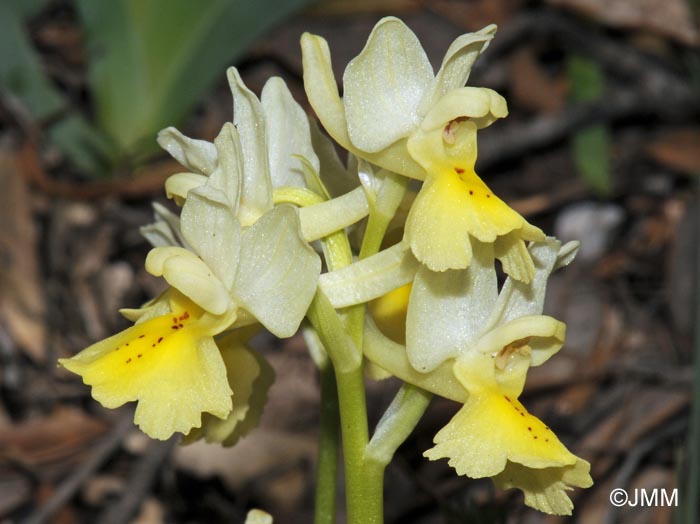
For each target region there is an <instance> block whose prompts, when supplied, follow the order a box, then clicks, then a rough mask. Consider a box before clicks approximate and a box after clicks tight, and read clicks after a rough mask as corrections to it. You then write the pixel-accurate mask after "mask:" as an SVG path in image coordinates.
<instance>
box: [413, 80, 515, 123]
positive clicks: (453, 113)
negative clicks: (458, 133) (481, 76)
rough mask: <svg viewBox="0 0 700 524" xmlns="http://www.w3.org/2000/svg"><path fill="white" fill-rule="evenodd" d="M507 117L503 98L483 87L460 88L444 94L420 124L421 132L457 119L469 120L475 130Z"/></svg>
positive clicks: (506, 106) (506, 107)
mask: <svg viewBox="0 0 700 524" xmlns="http://www.w3.org/2000/svg"><path fill="white" fill-rule="evenodd" d="M507 115H508V105H507V103H506V100H505V98H503V97H502V96H501V95H499V94H498V93H496V92H495V91H494V90H493V89H487V88H485V87H461V88H459V89H455V90H453V91H450V92H448V93H446V94H445V95H444V96H443V97H442V98H441V99H440V100H439V101H438V102H437V104H435V105H434V106H433V107H432V108H431V109H430V111H429V112H428V114H427V115H425V118H424V119H423V121H422V122H421V129H422V130H423V131H430V130H432V129H437V128H438V127H444V126H445V125H446V124H447V123H448V122H450V121H452V120H456V119H457V118H461V117H462V118H464V117H466V118H469V121H470V122H472V123H474V124H475V125H476V127H477V129H481V128H483V127H487V126H489V125H491V124H492V123H493V122H494V121H496V120H497V119H499V118H504V117H505V116H507Z"/></svg>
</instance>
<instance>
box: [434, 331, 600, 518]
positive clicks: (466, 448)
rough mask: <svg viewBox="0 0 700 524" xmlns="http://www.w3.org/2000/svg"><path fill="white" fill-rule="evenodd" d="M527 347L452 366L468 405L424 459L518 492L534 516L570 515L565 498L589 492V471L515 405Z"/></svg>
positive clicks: (476, 354)
mask: <svg viewBox="0 0 700 524" xmlns="http://www.w3.org/2000/svg"><path fill="white" fill-rule="evenodd" d="M528 342H529V340H528V339H527V338H526V339H521V340H517V341H513V342H511V343H510V344H508V345H506V346H505V347H502V348H501V349H500V350H498V351H497V352H495V353H491V354H489V353H486V352H483V351H470V352H469V353H467V354H465V355H463V356H461V357H460V358H459V359H458V360H457V362H456V363H455V365H454V373H455V376H456V377H457V379H458V380H459V381H460V383H461V384H462V385H463V386H464V387H465V389H466V390H467V392H468V397H467V400H466V402H465V403H464V406H463V407H462V408H461V409H460V410H459V412H457V414H456V415H455V416H454V417H453V418H452V420H451V421H450V422H449V423H448V424H447V425H446V426H445V427H444V428H443V429H441V430H440V431H439V432H438V434H437V435H436V436H435V439H434V442H435V447H433V448H432V449H430V450H428V451H426V452H425V456H426V457H428V458H429V459H431V460H437V459H440V458H447V459H449V464H450V466H452V467H454V468H455V470H456V471H457V474H459V475H467V476H469V477H472V478H482V477H494V481H495V482H496V484H497V485H498V486H499V487H501V488H511V487H515V488H519V489H521V490H522V491H523V492H524V493H525V503H526V504H527V505H528V506H531V507H533V508H535V509H538V510H540V511H544V512H545V513H550V514H557V515H570V514H571V510H572V508H573V504H572V503H571V500H570V499H569V497H568V495H567V494H566V491H567V490H570V489H572V488H573V487H580V488H586V487H589V486H590V485H592V483H593V481H592V480H591V477H590V475H589V470H590V465H589V464H588V462H586V461H585V460H582V459H580V458H578V457H577V456H575V455H574V454H572V453H571V452H570V451H569V450H568V449H566V447H565V446H564V445H563V444H562V443H561V442H560V441H559V439H558V438H557V436H556V435H555V434H554V432H552V430H551V429H550V428H549V427H548V426H546V425H545V424H544V423H543V422H542V421H540V420H539V419H538V418H537V417H535V416H533V415H531V414H530V413H529V412H528V411H527V409H525V407H524V406H523V405H522V404H521V403H520V401H519V400H518V398H517V397H518V396H519V394H520V392H521V390H522V384H523V382H524V374H525V370H526V369H527V367H529V365H530V362H529V360H530V358H531V352H532V349H531V348H530V347H529V346H528ZM483 349H485V348H483ZM499 375H501V376H499Z"/></svg>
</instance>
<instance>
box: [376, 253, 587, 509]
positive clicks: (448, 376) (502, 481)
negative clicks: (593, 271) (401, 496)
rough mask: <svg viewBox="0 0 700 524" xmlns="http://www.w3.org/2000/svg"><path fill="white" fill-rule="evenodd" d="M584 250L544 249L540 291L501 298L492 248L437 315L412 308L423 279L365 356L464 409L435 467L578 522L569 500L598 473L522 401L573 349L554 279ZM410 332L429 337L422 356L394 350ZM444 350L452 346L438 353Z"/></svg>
mask: <svg viewBox="0 0 700 524" xmlns="http://www.w3.org/2000/svg"><path fill="white" fill-rule="evenodd" d="M575 250H576V247H575V245H573V244H567V245H566V246H564V247H563V248H560V244H559V242H557V241H556V240H554V239H549V240H548V241H547V242H546V243H540V244H534V245H533V246H532V247H531V248H530V253H531V256H532V258H533V260H534V261H535V264H536V268H537V271H536V274H535V277H534V280H533V282H532V283H531V284H530V285H526V284H523V283H522V282H518V281H517V280H514V279H512V278H510V277H509V278H508V279H506V282H505V283H504V285H503V287H502V288H501V291H500V293H498V294H497V293H496V290H497V281H496V273H495V270H494V268H493V254H492V252H491V255H490V258H489V248H488V246H487V245H486V246H482V249H480V252H479V257H480V258H481V259H482V262H483V263H481V264H478V265H477V264H475V265H473V266H472V267H471V268H470V269H469V271H467V272H465V273H464V276H465V277H466V279H465V280H464V281H462V282H456V283H455V285H456V286H457V288H458V289H456V290H454V289H452V290H451V289H449V288H447V287H443V288H441V289H435V290H433V291H434V292H436V293H437V294H440V295H441V299H440V300H432V301H430V302H426V303H425V304H429V305H430V307H429V308H428V307H423V306H424V305H423V303H422V298H423V297H421V298H420V299H418V300H419V303H418V304H413V302H412V301H413V300H414V295H413V293H414V292H415V290H416V289H417V288H420V287H421V286H423V285H424V284H423V283H422V282H421V281H420V278H418V276H420V272H421V270H419V272H418V276H417V278H416V282H414V283H413V284H412V286H411V287H412V289H409V288H399V290H397V291H394V292H392V293H390V294H388V295H386V296H385V297H382V298H381V299H378V300H377V301H376V302H375V304H374V305H373V306H371V307H370V310H371V311H373V312H376V313H377V315H378V316H377V318H376V319H375V320H374V321H373V320H369V321H368V326H367V330H366V337H365V355H366V356H367V357H368V358H369V359H370V360H372V361H373V362H374V363H375V364H377V365H379V366H380V367H382V368H383V369H385V370H387V371H388V372H390V373H391V374H394V375H396V376H397V377H399V378H401V379H402V380H404V381H406V382H408V383H411V384H414V385H417V386H419V387H421V388H424V389H426V390H428V391H431V392H433V393H436V394H438V395H441V396H444V397H446V398H451V399H453V400H456V401H458V402H461V403H463V404H464V406H463V407H462V408H461V409H460V411H459V412H458V413H457V415H455V417H454V418H453V419H452V420H451V421H450V422H449V423H448V424H447V426H445V427H444V428H443V429H442V430H440V431H439V432H438V434H437V435H436V436H435V447H433V448H432V449H430V450H428V451H427V452H426V453H425V455H426V456H427V457H428V458H430V459H431V460H436V459H439V458H448V459H449V464H450V465H451V466H453V467H454V468H455V469H456V470H457V473H458V474H460V475H468V476H470V477H473V478H481V477H493V478H494V481H495V482H496V484H497V485H499V486H500V487H503V488H510V487H517V488H520V489H522V490H523V491H524V493H525V501H526V504H528V505H530V506H532V507H535V508H537V509H539V510H541V511H545V512H548V513H556V514H570V512H571V508H572V507H573V506H572V504H571V501H570V500H569V498H568V496H567V495H566V493H565V491H566V490H568V489H570V487H571V486H578V487H587V486H589V485H590V484H591V480H590V477H589V475H588V471H589V465H588V463H587V462H586V461H584V460H582V459H579V458H578V457H576V456H575V455H573V454H572V453H570V452H569V451H568V450H567V449H566V448H565V447H564V445H563V444H561V442H560V441H559V440H558V439H557V437H556V435H554V433H553V432H552V431H551V430H550V429H549V428H548V427H547V426H545V425H544V424H543V423H542V422H541V421H540V420H538V419H537V418H536V417H534V416H533V415H531V414H529V413H528V411H527V410H526V409H525V407H524V406H523V405H522V404H521V403H520V401H519V400H518V397H519V396H520V394H521V393H522V390H523V386H524V383H525V378H526V374H527V371H528V369H529V368H530V367H531V366H539V365H541V364H543V363H544V362H545V361H547V360H548V359H549V358H551V357H552V356H553V355H554V354H555V353H556V352H557V351H559V349H560V348H561V346H562V345H563V343H564V334H565V326H564V324H563V323H561V322H559V321H557V320H555V319H554V318H552V317H549V316H545V315H542V314H541V313H542V308H543V304H544V291H545V287H546V280H547V278H548V277H549V274H550V273H551V272H552V271H553V270H554V269H556V268H557V267H560V266H562V265H565V264H567V263H568V262H570V261H571V259H572V258H573V256H574V255H575ZM489 260H490V263H489ZM402 301H403V313H402V310H401V309H402V308H401V307H400V304H401V302H402ZM375 322H376V323H375ZM401 322H406V330H407V336H408V335H409V334H410V332H411V330H412V329H414V327H415V329H417V330H421V331H422V333H421V335H420V336H419V337H418V339H417V340H418V341H419V345H418V346H413V347H411V346H407V347H404V346H403V345H401V344H400V343H397V342H395V341H392V340H390V338H394V339H396V338H397V335H396V333H397V332H398V333H400V331H401V328H400V327H398V326H396V325H392V324H394V323H399V324H400V323H401ZM377 326H383V327H384V331H386V332H388V335H389V337H390V338H387V336H386V334H385V333H382V331H380V329H379V328H378V327H377ZM387 328H388V329H387ZM415 329H414V330H415ZM445 332H448V333H449V335H448V336H445V335H443V333H445ZM436 340H437V341H442V342H448V343H447V344H444V345H440V344H437V345H436V344H435V343H434V341H436Z"/></svg>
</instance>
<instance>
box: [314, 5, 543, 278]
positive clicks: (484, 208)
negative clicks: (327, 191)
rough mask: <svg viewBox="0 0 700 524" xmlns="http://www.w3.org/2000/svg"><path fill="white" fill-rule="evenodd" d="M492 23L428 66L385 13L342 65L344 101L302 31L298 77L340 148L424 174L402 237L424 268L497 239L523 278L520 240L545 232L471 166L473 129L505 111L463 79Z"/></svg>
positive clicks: (459, 262)
mask: <svg viewBox="0 0 700 524" xmlns="http://www.w3.org/2000/svg"><path fill="white" fill-rule="evenodd" d="M495 29H496V28H495V26H493V25H491V26H488V27H486V28H484V29H482V30H480V31H477V32H475V33H469V34H465V35H462V36H461V37H459V38H457V39H456V40H455V41H454V42H453V44H452V45H451V46H450V48H449V49H448V50H447V53H446V54H445V58H444V59H443V62H442V65H441V67H440V70H439V71H438V73H437V74H433V70H432V67H431V65H430V62H429V61H428V58H427V57H426V55H425V52H424V51H423V48H422V47H421V45H420V42H419V41H418V39H417V38H416V36H415V35H414V34H413V33H412V32H411V30H410V29H408V28H407V27H406V26H405V25H404V24H403V22H401V21H400V20H398V19H396V18H392V17H387V18H384V19H382V20H380V21H379V23H377V25H376V26H375V27H374V29H373V30H372V33H371V34H370V36H369V38H368V40H367V44H366V46H365V48H364V49H363V50H362V52H361V53H360V54H359V55H358V56H357V57H355V58H354V59H353V60H352V61H351V62H350V63H349V64H348V66H347V68H346V69H345V74H344V75H343V85H344V96H343V98H342V99H341V98H340V96H339V94H338V90H337V87H336V84H335V79H334V78H333V72H332V67H331V59H330V52H329V50H328V44H327V42H326V41H325V40H324V39H323V38H321V37H319V36H315V35H310V34H308V33H307V34H305V35H303V36H302V41H301V45H302V54H303V62H304V85H305V88H306V92H307V95H308V97H309V101H310V103H311V105H312V107H313V108H314V110H315V111H316V114H317V115H318V117H319V119H320V120H321V122H322V123H323V125H324V127H325V128H326V129H327V130H328V132H329V133H330V135H331V136H333V138H335V139H336V141H338V142H339V143H340V144H341V145H342V146H343V147H345V148H346V149H348V150H349V151H350V152H352V153H353V154H355V155H357V156H359V157H360V158H364V159H366V160H368V161H370V162H372V163H374V164H377V165H379V166H381V167H383V168H385V169H388V170H390V171H393V172H396V173H399V174H402V175H405V176H409V177H412V178H417V179H420V180H425V183H424V185H423V188H422V189H421V191H420V192H419V194H418V197H417V198H416V201H415V203H414V205H413V208H412V209H411V212H410V214H409V217H408V220H407V222H406V229H405V237H404V240H405V242H406V243H407V245H408V246H410V249H411V250H412V252H413V254H414V255H415V257H416V258H417V259H418V260H419V261H420V262H421V263H423V264H425V265H426V266H427V267H428V268H429V269H430V270H431V271H446V270H448V269H465V268H467V267H469V265H470V263H471V258H472V240H473V239H476V240H479V241H481V242H489V243H495V249H496V258H498V259H499V260H500V261H501V263H502V264H503V269H504V271H505V272H506V273H507V274H509V275H510V276H512V277H513V278H515V279H517V280H520V281H522V282H526V283H527V282H529V281H530V279H531V278H532V277H533V275H534V271H535V268H534V265H533V262H532V260H531V259H530V257H529V255H528V252H527V249H526V246H525V241H529V240H536V241H542V240H544V234H543V233H542V231H540V230H539V229H538V228H536V227H534V226H531V225H530V224H528V223H527V221H526V220H525V219H524V218H523V217H521V216H520V215H519V214H518V213H516V212H515V211H513V210H512V209H511V208H510V207H508V206H507V205H506V204H505V203H504V202H503V201H502V200H500V199H499V198H498V197H497V196H496V195H495V194H494V193H493V191H491V190H490V189H489V188H488V187H487V186H486V184H484V182H483V181H482V180H481V179H480V178H479V177H478V176H477V175H476V173H475V172H474V163H475V161H476V152H477V151H476V131H477V129H481V128H483V127H486V126H489V125H490V124H491V123H493V122H494V121H495V120H496V119H498V118H502V117H504V116H506V115H507V113H508V110H507V107H506V102H505V100H504V99H503V97H501V96H500V95H499V94H497V93H496V92H494V91H492V90H490V89H484V88H476V87H464V84H465V83H466V81H467V79H468V77H469V73H470V71H471V67H472V64H473V63H474V61H475V60H476V58H477V57H478V55H479V54H480V53H481V52H482V51H483V50H484V49H486V47H487V46H488V43H489V42H490V40H491V39H492V38H493V35H494V33H495Z"/></svg>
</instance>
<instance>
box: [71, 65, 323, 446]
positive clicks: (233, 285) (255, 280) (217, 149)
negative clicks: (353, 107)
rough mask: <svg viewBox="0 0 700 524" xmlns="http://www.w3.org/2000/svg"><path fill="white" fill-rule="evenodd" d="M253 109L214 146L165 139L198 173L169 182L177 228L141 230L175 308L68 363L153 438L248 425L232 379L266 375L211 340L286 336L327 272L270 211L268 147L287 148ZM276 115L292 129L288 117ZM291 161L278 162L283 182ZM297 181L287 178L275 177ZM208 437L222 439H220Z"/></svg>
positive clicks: (292, 216)
mask: <svg viewBox="0 0 700 524" xmlns="http://www.w3.org/2000/svg"><path fill="white" fill-rule="evenodd" d="M234 77H235V78H237V74H235V73H234ZM241 96H243V95H241ZM251 96H252V95H251ZM246 100H248V101H250V100H249V99H246ZM256 100H257V99H256ZM254 106H255V104H254V103H249V104H248V105H246V103H245V102H243V103H240V104H239V105H238V106H237V107H238V110H239V112H240V113H241V114H238V113H237V117H236V118H234V122H238V124H237V125H238V127H236V126H234V125H232V124H226V125H224V127H223V129H222V130H221V132H220V134H219V135H218V137H217V138H216V140H215V141H214V144H213V145H211V147H210V145H209V144H208V143H206V142H201V141H192V140H190V139H182V140H181V141H178V140H176V139H174V138H173V136H179V135H176V134H175V135H173V132H172V131H168V132H166V135H167V136H169V137H170V138H167V139H164V140H163V142H165V145H166V146H167V147H168V148H169V149H170V150H171V152H173V154H174V156H175V157H176V158H178V159H181V160H182V161H183V163H184V164H185V165H186V167H188V168H190V169H193V170H194V169H196V170H198V171H199V173H187V174H184V175H176V176H175V178H174V179H171V180H172V182H171V184H170V186H171V189H172V191H173V193H172V194H173V195H175V196H177V197H178V198H180V199H181V202H182V203H183V207H182V212H181V216H180V217H179V219H178V217H176V216H174V215H173V214H172V213H169V212H167V211H164V209H163V208H159V209H156V213H157V216H158V218H159V220H158V221H157V222H156V224H155V225H153V226H151V227H150V228H147V229H146V230H145V234H146V236H147V238H149V239H152V240H153V242H154V244H155V245H156V247H154V249H152V250H151V252H150V253H149V254H148V257H147V258H146V269H147V271H149V272H150V273H151V274H153V275H155V276H162V277H163V278H164V279H165V280H166V281H167V282H168V284H170V287H171V290H172V293H170V294H169V295H170V296H171V297H178V300H175V301H173V300H174V299H171V300H170V303H169V307H166V308H165V310H163V302H165V301H160V302H159V303H158V304H156V305H153V306H152V308H151V309H152V310H157V312H158V313H159V315H158V316H155V317H154V318H150V317H151V316H153V313H152V311H151V312H150V313H149V314H146V313H145V312H141V313H134V312H132V314H133V315H134V317H135V318H138V320H139V322H138V323H137V324H136V325H135V326H133V327H131V328H129V329H127V330H125V331H123V332H122V333H120V334H118V335H115V336H114V337H111V338H109V339H107V340H105V341H102V342H98V343H97V344H94V345H93V346H90V347H89V348H87V349H86V350H84V351H83V352H81V353H79V354H78V355H76V356H75V357H73V358H71V359H63V360H61V364H62V365H63V366H64V367H66V368H67V369H69V370H71V371H74V372H76V373H78V374H80V375H81V376H82V377H83V380H84V381H85V383H86V384H89V385H92V386H93V396H94V397H95V398H96V399H97V400H98V401H100V402H102V403H103V404H104V405H106V406H108V407H116V406H118V405H121V404H123V403H125V402H129V401H133V400H137V401H138V406H137V410H136V417H135V420H136V423H137V424H139V425H140V426H141V428H142V429H143V430H144V431H145V432H146V433H148V434H149V435H150V436H152V437H154V438H160V439H164V438H168V437H169V436H170V435H172V434H173V433H174V432H181V433H185V434H187V433H188V432H189V431H190V430H191V429H192V428H194V427H200V425H201V416H202V413H210V414H211V415H213V416H215V417H218V418H219V419H223V420H224V421H225V423H226V424H228V425H227V427H228V428H229V429H231V430H232V429H233V426H234V425H235V424H232V422H231V421H234V422H237V421H239V420H242V418H244V415H245V411H246V409H247V405H244V404H246V403H245V402H243V403H241V402H239V401H240V400H241V399H242V398H243V397H241V393H240V391H239V398H236V395H235V394H236V389H237V388H238V389H239V390H240V389H241V386H240V384H239V385H238V386H236V385H233V384H229V380H227V374H228V375H229V378H230V375H231V374H232V373H234V371H233V370H232V369H231V368H232V367H235V366H236V364H235V363H236V362H238V363H239V364H240V363H241V362H242V363H243V364H244V365H245V366H247V368H249V369H250V370H251V373H252V374H253V375H256V376H257V375H259V374H260V372H261V369H262V367H261V365H260V363H259V362H257V361H256V362H253V361H251V360H250V358H249V357H247V356H245V355H246V352H245V348H241V347H240V344H236V343H234V342H231V340H232V339H231V338H230V337H229V338H226V337H224V338H221V337H219V340H218V343H219V346H217V341H216V340H215V339H214V337H216V336H217V335H219V334H221V333H223V332H225V331H227V330H229V329H231V328H232V327H234V325H236V324H235V323H236V321H237V320H238V319H239V318H242V319H245V320H246V321H245V322H243V323H250V322H254V321H257V322H260V323H261V324H262V325H263V326H265V327H266V328H267V329H268V330H269V331H270V332H272V333H273V334H275V335H277V336H278V337H289V336H291V335H293V334H294V333H295V332H296V331H297V329H298V327H299V324H300V323H301V320H302V319H303V318H304V315H305V313H306V310H307V309H308V306H309V304H310V302H311V299H312V298H313V295H314V293H315V290H316V285H317V280H318V276H319V274H320V271H321V261H320V258H319V257H318V255H317V254H316V252H315V251H314V250H313V249H312V248H311V247H310V246H309V245H308V243H307V242H306V240H305V239H304V238H303V237H302V233H301V226H300V222H299V217H298V212H297V210H296V209H294V208H293V207H291V206H289V205H280V206H273V203H272V189H271V183H270V178H269V173H270V171H269V165H268V152H267V151H266V150H265V148H266V147H269V144H270V143H273V144H276V145H275V148H274V149H275V150H276V151H277V153H279V151H278V150H279V149H281V148H282V145H281V143H277V142H275V140H277V139H280V140H281V138H280V137H277V139H271V140H269V141H267V142H266V139H265V136H264V134H263V132H264V129H262V128H261V127H260V126H256V125H255V121H253V122H252V123H251V122H250V120H251V119H252V120H255V118H256V117H255V111H254V110H253V109H251V107H254ZM278 113H279V114H278V115H277V116H279V117H280V120H281V121H284V118H285V110H284V109H280V111H279V112H278ZM306 131H307V135H308V127H307V129H306ZM162 136H163V135H162ZM171 139H172V140H171ZM296 139H297V140H298V135H297V136H296ZM309 142H310V141H309ZM242 143H245V144H246V145H245V149H242ZM286 146H287V145H286V144H285V147H286ZM212 147H213V149H212ZM290 147H292V146H290ZM294 147H298V148H299V151H300V153H307V154H308V152H309V151H308V150H305V149H304V144H302V145H298V144H296V145H294V146H293V147H292V149H291V152H293V151H295V149H294ZM309 147H310V146H309ZM242 151H245V153H244V154H243V153H242ZM287 152H289V154H290V155H291V152H290V151H287ZM270 156H273V155H272V153H270ZM283 156H286V153H285V154H284V155H280V161H279V162H278V163H277V164H274V163H273V165H275V166H276V167H277V168H279V169H280V171H284V169H283V167H281V166H282V165H283V164H284V162H283V161H282V160H281V158H282V157H283ZM287 156H288V155H287ZM251 157H252V158H251ZM261 159H264V162H263V160H261ZM246 166H248V167H246ZM293 174H294V173H293V172H292V171H291V170H287V171H285V172H284V173H283V174H281V175H279V176H287V177H288V178H289V177H291V176H292V175H293ZM239 324H240V323H239ZM232 362H233V363H234V364H232ZM227 368H229V369H228V373H227ZM254 379H255V377H253V378H252V379H251V377H250V376H249V377H248V380H249V381H250V382H251V383H252V380H254ZM263 382H266V381H263ZM267 382H269V381H267ZM246 388H247V389H250V387H249V385H248V386H245V387H244V388H243V389H246ZM232 395H233V396H234V400H233V401H232ZM243 396H246V394H243ZM247 396H248V397H251V393H248V394H247ZM232 410H233V411H232ZM226 424H225V425H226ZM211 433H212V434H213V433H217V434H219V435H221V430H220V428H219V431H214V430H211ZM207 434H209V432H207ZM228 437H229V436H228V435H227V436H226V437H224V438H221V440H225V439H228ZM214 438H218V437H214Z"/></svg>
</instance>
